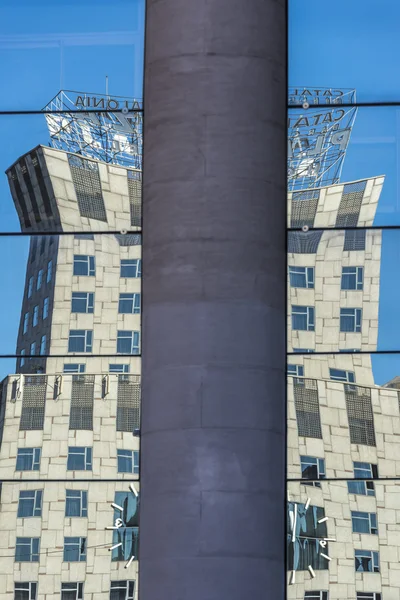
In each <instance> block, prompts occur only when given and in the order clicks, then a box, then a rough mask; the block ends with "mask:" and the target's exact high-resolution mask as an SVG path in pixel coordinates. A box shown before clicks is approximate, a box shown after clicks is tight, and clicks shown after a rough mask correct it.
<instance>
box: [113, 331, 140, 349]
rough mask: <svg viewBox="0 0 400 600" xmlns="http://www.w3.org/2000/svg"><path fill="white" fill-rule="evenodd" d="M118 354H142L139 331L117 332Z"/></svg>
mask: <svg viewBox="0 0 400 600" xmlns="http://www.w3.org/2000/svg"><path fill="white" fill-rule="evenodd" d="M117 352H118V353H119V354H134V355H137V354H139V353H140V349H139V332H138V331H118V332H117Z"/></svg>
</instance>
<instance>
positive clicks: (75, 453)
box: [67, 446, 92, 471]
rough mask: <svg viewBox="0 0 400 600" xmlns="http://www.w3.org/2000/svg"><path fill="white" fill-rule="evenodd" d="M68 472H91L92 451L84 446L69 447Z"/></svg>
mask: <svg viewBox="0 0 400 600" xmlns="http://www.w3.org/2000/svg"><path fill="white" fill-rule="evenodd" d="M67 470H68V471H91V470H92V449H91V448H89V447H85V446H72V447H71V446H70V447H69V448H68V461H67Z"/></svg>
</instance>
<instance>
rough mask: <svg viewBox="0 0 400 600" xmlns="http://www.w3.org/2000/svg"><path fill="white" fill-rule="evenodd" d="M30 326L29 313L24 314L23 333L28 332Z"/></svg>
mask: <svg viewBox="0 0 400 600" xmlns="http://www.w3.org/2000/svg"><path fill="white" fill-rule="evenodd" d="M28 325H29V313H28V312H27V313H25V314H24V326H23V329H22V333H26V332H27V331H28Z"/></svg>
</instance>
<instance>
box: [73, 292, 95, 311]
mask: <svg viewBox="0 0 400 600" xmlns="http://www.w3.org/2000/svg"><path fill="white" fill-rule="evenodd" d="M79 296H80V297H79ZM74 301H75V309H74ZM77 302H82V303H84V305H85V310H77V308H78V307H77V306H76V303H77ZM71 313H73V314H89V315H92V314H93V313H94V292H72V294H71Z"/></svg>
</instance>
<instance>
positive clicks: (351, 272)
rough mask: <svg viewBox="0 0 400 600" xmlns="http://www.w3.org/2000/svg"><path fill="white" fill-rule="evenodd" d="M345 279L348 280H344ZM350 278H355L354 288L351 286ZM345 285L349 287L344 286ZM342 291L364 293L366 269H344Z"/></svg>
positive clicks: (341, 280) (341, 282) (341, 279)
mask: <svg viewBox="0 0 400 600" xmlns="http://www.w3.org/2000/svg"><path fill="white" fill-rule="evenodd" d="M345 277H347V280H344V278H345ZM350 277H354V287H353V286H350V285H349V284H350V283H351V282H352V280H350ZM344 283H347V285H343V284H344ZM340 289H341V290H342V291H345V292H349V291H354V292H357V291H362V290H363V289H364V267H342V275H341V278H340Z"/></svg>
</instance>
